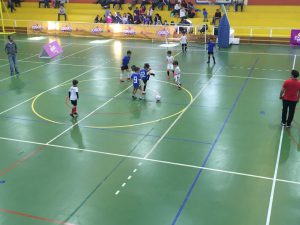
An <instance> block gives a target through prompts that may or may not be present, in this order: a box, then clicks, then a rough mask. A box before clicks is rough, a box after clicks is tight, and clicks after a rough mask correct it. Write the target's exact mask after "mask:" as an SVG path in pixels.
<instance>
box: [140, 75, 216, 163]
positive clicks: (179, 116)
mask: <svg viewBox="0 0 300 225" xmlns="http://www.w3.org/2000/svg"><path fill="white" fill-rule="evenodd" d="M213 76H214V75H213ZM213 76H212V77H210V78H209V79H208V81H207V83H206V84H205V85H204V86H203V87H202V88H201V89H200V91H199V92H198V93H197V94H196V96H195V97H194V98H193V99H192V101H190V103H189V104H188V105H187V106H186V107H185V108H184V109H183V111H182V112H181V113H180V114H179V115H178V116H177V118H176V119H175V120H174V121H173V123H172V124H171V125H170V126H169V127H168V129H167V130H166V131H165V132H164V133H163V135H161V137H160V138H159V139H158V140H157V141H156V143H155V144H154V145H153V146H152V148H151V149H150V150H149V151H148V152H147V153H146V155H145V156H144V159H147V158H148V157H149V155H150V154H151V153H152V152H153V151H154V150H155V149H156V148H157V146H158V145H159V144H160V142H161V141H162V140H163V139H164V138H165V137H166V135H167V134H168V133H169V132H170V130H171V129H172V128H173V127H174V126H175V124H176V123H177V122H178V120H179V119H180V118H181V117H182V116H183V114H184V113H185V112H186V111H187V110H188V108H190V106H191V105H192V104H193V103H194V102H195V100H196V99H197V98H198V97H199V96H200V95H201V94H202V92H203V91H204V89H205V88H206V87H207V86H208V85H209V84H210V81H211V80H212V78H213Z"/></svg>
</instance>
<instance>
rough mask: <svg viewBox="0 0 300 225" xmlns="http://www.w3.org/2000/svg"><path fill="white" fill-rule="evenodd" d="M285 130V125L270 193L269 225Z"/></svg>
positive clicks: (282, 130) (267, 222) (267, 221)
mask: <svg viewBox="0 0 300 225" xmlns="http://www.w3.org/2000/svg"><path fill="white" fill-rule="evenodd" d="M283 132H284V127H283V126H282V128H281V134H280V141H279V146H278V153H277V160H276V165H275V171H274V176H273V182H272V189H271V195H270V201H269V207H268V213H267V220H266V225H269V224H270V220H271V214H272V206H273V200H274V193H275V186H276V181H277V173H278V167H279V161H280V155H281V147H282V139H283Z"/></svg>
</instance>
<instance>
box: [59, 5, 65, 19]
mask: <svg viewBox="0 0 300 225" xmlns="http://www.w3.org/2000/svg"><path fill="white" fill-rule="evenodd" d="M61 15H63V16H64V17H65V21H66V20H67V13H66V9H65V7H64V6H63V5H60V8H59V10H58V18H57V19H58V21H60V16H61Z"/></svg>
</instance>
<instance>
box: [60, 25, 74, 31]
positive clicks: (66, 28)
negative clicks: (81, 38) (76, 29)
mask: <svg viewBox="0 0 300 225" xmlns="http://www.w3.org/2000/svg"><path fill="white" fill-rule="evenodd" d="M60 30H61V31H62V32H72V27H70V26H62V27H61V28H60Z"/></svg>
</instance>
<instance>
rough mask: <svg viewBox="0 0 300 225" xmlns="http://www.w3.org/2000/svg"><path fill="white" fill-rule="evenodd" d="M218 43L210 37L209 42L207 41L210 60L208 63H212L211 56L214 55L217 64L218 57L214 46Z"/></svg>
mask: <svg viewBox="0 0 300 225" xmlns="http://www.w3.org/2000/svg"><path fill="white" fill-rule="evenodd" d="M215 46H216V44H215V43H214V42H213V39H212V38H210V39H209V41H208V43H207V53H208V61H207V63H210V56H212V58H213V60H214V64H216V59H215V56H214V48H215Z"/></svg>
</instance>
